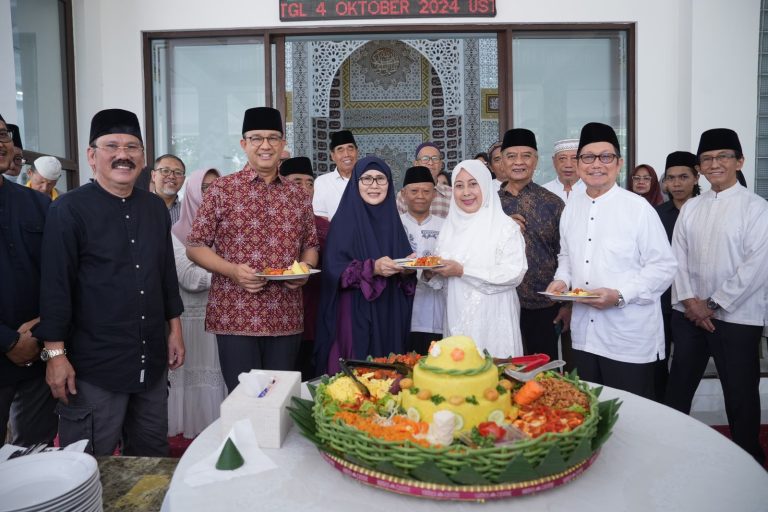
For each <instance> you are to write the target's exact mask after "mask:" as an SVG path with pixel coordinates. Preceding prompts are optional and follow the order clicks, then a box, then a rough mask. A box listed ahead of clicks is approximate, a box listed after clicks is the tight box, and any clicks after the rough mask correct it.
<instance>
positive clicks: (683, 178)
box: [662, 174, 693, 183]
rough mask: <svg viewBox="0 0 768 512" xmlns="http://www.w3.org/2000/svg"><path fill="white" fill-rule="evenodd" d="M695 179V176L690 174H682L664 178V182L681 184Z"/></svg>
mask: <svg viewBox="0 0 768 512" xmlns="http://www.w3.org/2000/svg"><path fill="white" fill-rule="evenodd" d="M691 179H693V176H691V175H690V174H681V175H679V176H664V179H663V180H662V181H663V182H664V183H673V182H675V181H679V182H680V183H685V182H686V181H688V180H691Z"/></svg>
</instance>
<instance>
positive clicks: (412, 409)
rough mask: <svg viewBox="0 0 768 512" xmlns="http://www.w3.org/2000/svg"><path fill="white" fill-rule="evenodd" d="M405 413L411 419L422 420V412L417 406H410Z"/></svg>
mask: <svg viewBox="0 0 768 512" xmlns="http://www.w3.org/2000/svg"><path fill="white" fill-rule="evenodd" d="M405 414H406V416H408V419H409V420H411V421H421V414H419V411H417V410H416V408H415V407H409V408H408V411H406V413H405Z"/></svg>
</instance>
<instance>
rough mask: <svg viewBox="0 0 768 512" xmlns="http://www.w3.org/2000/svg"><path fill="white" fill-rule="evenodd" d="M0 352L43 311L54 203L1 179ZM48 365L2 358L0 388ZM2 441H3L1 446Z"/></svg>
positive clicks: (36, 374) (40, 373)
mask: <svg viewBox="0 0 768 512" xmlns="http://www.w3.org/2000/svg"><path fill="white" fill-rule="evenodd" d="M0 183H2V185H0V350H1V351H2V352H3V353H5V352H7V351H8V349H9V348H10V346H11V344H12V343H13V342H14V341H15V340H16V338H17V336H18V332H17V331H16V329H18V328H19V326H21V324H23V323H24V322H28V321H29V320H32V319H33V318H36V317H37V316H38V315H39V313H40V311H39V309H40V253H41V246H42V241H43V226H44V225H45V214H46V212H47V211H48V205H50V204H51V199H50V198H49V197H48V196H46V195H44V194H41V193H40V192H37V191H36V190H32V189H31V188H27V187H23V186H21V185H17V184H16V183H13V182H11V181H9V180H7V179H5V178H4V177H3V178H0ZM44 370H45V365H43V364H42V363H38V364H35V365H33V366H32V367H30V368H27V367H23V368H22V367H19V366H16V365H15V364H13V363H12V362H11V360H10V359H8V358H7V357H5V355H4V354H3V355H2V356H0V386H3V385H7V384H11V383H13V382H18V381H19V380H21V379H26V378H29V377H32V376H38V375H39V376H42V375H43V373H44ZM1 443H2V440H0V444H1Z"/></svg>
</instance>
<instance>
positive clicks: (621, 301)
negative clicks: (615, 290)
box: [614, 292, 627, 309]
mask: <svg viewBox="0 0 768 512" xmlns="http://www.w3.org/2000/svg"><path fill="white" fill-rule="evenodd" d="M626 305H627V301H625V300H624V296H623V295H622V294H621V292H619V300H617V301H616V304H614V306H616V307H617V308H619V309H621V308H623V307H624V306H626Z"/></svg>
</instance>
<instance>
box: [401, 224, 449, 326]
mask: <svg viewBox="0 0 768 512" xmlns="http://www.w3.org/2000/svg"><path fill="white" fill-rule="evenodd" d="M400 220H402V221H403V227H404V228H405V232H406V234H407V235H408V241H409V242H410V243H411V249H412V250H413V252H415V253H416V256H418V257H421V256H434V255H435V247H436V246H437V236H438V235H439V234H440V228H442V227H443V222H445V219H443V218H441V217H438V216H437V215H430V216H429V217H427V218H426V219H425V220H424V222H422V223H421V224H419V222H418V221H417V220H416V219H414V218H413V217H411V216H410V215H409V214H408V213H403V214H401V215H400ZM437 256H439V255H437ZM418 272H419V274H421V270H419V271H418ZM444 315H445V296H444V295H443V293H442V292H441V291H440V290H435V289H433V288H432V287H430V286H429V285H427V284H426V283H425V282H424V281H422V280H421V279H419V280H418V281H417V284H416V295H415V296H414V297H413V313H411V331H412V332H432V333H442V332H443V317H444Z"/></svg>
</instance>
